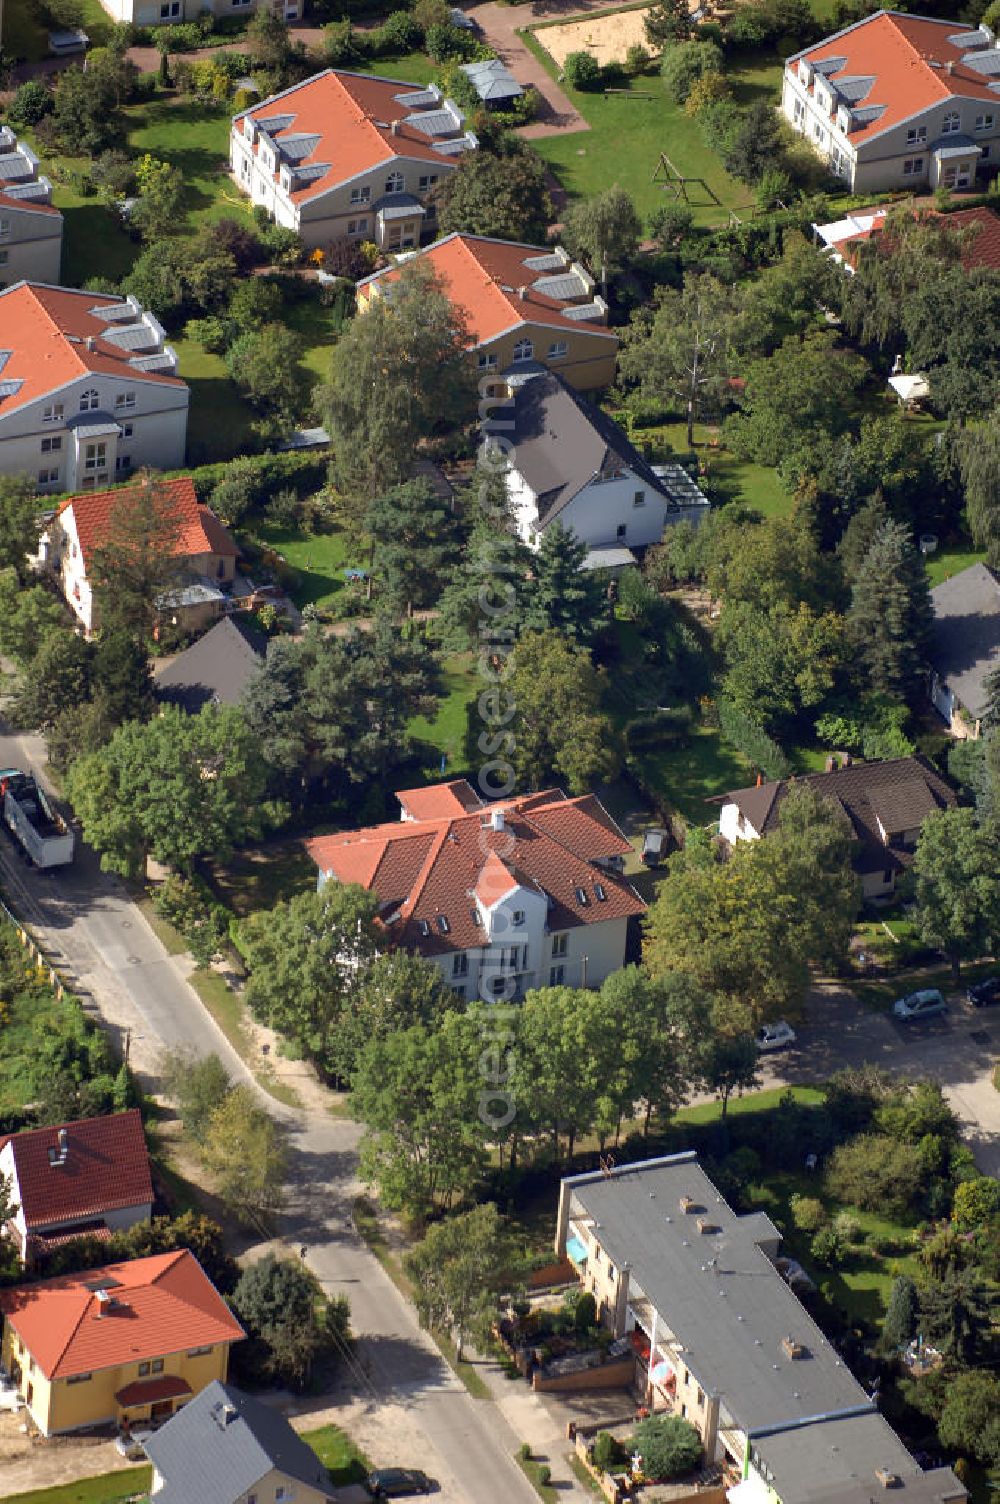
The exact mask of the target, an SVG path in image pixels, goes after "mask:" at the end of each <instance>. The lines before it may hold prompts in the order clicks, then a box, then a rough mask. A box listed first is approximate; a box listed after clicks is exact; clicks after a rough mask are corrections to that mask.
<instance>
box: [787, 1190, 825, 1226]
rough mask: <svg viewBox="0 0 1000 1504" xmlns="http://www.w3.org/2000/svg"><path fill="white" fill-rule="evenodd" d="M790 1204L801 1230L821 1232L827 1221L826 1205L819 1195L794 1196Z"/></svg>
mask: <svg viewBox="0 0 1000 1504" xmlns="http://www.w3.org/2000/svg"><path fill="white" fill-rule="evenodd" d="M788 1206H789V1210H790V1211H791V1214H792V1221H793V1222H794V1223H795V1226H796V1227H797V1228H798V1229H799V1231H800V1232H819V1230H820V1228H821V1227H823V1226H824V1225H825V1223H826V1207H825V1206H824V1205H823V1203H822V1201H820V1199H819V1198H818V1197H817V1196H797V1195H796V1196H793V1197H792V1198H791V1200H790V1201H789V1203H788Z"/></svg>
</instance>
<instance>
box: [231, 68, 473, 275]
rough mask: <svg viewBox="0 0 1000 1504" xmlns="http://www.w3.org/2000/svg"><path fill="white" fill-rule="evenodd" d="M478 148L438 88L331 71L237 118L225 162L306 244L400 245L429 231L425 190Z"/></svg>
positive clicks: (238, 180) (240, 184)
mask: <svg viewBox="0 0 1000 1504" xmlns="http://www.w3.org/2000/svg"><path fill="white" fill-rule="evenodd" d="M477 144H478V143H477V141H476V138H475V136H474V135H473V134H472V132H471V131H467V130H466V129H465V118H464V116H463V114H462V112H461V110H460V109H459V108H458V106H457V105H456V104H455V103H454V102H453V101H452V100H450V99H445V98H444V97H443V96H442V94H441V91H440V90H439V89H438V88H437V87H436V86H435V85H434V84H429V85H423V84H415V83H405V82H404V81H402V80H400V79H398V78H395V79H393V78H379V77H376V76H375V75H373V74H368V73H364V74H361V73H342V72H334V71H333V70H332V69H327V70H326V72H324V73H317V74H315V75H314V76H313V77H312V78H307V79H306V80H305V82H304V83H300V84H294V85H293V86H292V87H291V88H290V89H285V90H283V92H282V93H280V94H274V95H272V96H271V98H270V99H265V100H264V101H263V102H262V103H261V104H256V105H253V106H252V107H251V108H250V109H248V110H244V111H243V112H242V113H241V114H239V115H237V116H235V118H234V120H233V128H232V135H231V138H230V148H229V160H230V165H231V167H232V173H233V177H234V179H235V180H236V183H237V186H238V187H239V188H240V189H241V191H242V192H243V193H246V194H249V196H250V198H251V199H252V200H253V202H254V203H255V204H261V205H262V206H263V207H264V208H265V209H267V210H269V211H270V213H271V214H273V215H274V217H275V220H276V221H277V223H278V224H279V225H284V226H285V227H286V228H287V229H289V230H294V231H295V233H296V234H297V235H298V236H299V237H300V239H301V240H302V242H303V244H304V245H306V246H308V247H315V246H323V245H329V244H330V243H331V242H332V241H335V240H341V239H344V238H347V239H350V240H357V241H362V240H371V241H374V242H375V244H376V245H378V246H380V247H381V248H382V249H383V250H403V249H405V248H406V247H408V246H417V245H419V244H420V241H421V239H422V238H426V236H427V234H428V233H432V232H433V225H434V218H435V215H434V208H433V205H430V204H428V202H427V198H428V195H429V194H430V191H431V189H432V188H433V187H434V185H435V184H436V183H437V182H438V181H439V180H440V179H441V178H442V177H444V176H445V174H446V173H449V172H451V171H453V169H454V168H455V167H456V166H457V164H458V159H459V158H460V157H461V155H462V153H463V152H465V151H469V150H471V149H473V148H474V147H475V146H476V145H477Z"/></svg>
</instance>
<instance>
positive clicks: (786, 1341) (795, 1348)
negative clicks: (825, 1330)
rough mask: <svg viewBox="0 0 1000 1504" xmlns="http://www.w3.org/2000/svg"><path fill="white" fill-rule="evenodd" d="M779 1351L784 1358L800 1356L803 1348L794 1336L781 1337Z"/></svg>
mask: <svg viewBox="0 0 1000 1504" xmlns="http://www.w3.org/2000/svg"><path fill="white" fill-rule="evenodd" d="M781 1351H782V1352H783V1353H784V1355H785V1357H786V1358H801V1357H802V1355H803V1353H804V1352H805V1349H804V1348H803V1346H802V1344H801V1342H796V1341H795V1339H794V1337H782V1339H781Z"/></svg>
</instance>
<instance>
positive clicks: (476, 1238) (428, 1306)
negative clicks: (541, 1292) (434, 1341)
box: [404, 1201, 510, 1362]
mask: <svg viewBox="0 0 1000 1504" xmlns="http://www.w3.org/2000/svg"><path fill="white" fill-rule="evenodd" d="M509 1259H510V1254H509V1250H508V1248H507V1244H506V1239H505V1236H504V1229H503V1225H502V1223H501V1221H500V1217H499V1215H498V1213H497V1209H496V1207H495V1206H494V1204H493V1202H492V1201H488V1202H486V1203H485V1204H483V1205H482V1206H476V1207H474V1208H473V1209H472V1211H470V1212H466V1213H465V1214H464V1215H462V1216H459V1217H449V1218H447V1219H446V1220H445V1221H443V1222H437V1223H435V1224H434V1226H433V1227H431V1228H430V1229H429V1230H428V1232H427V1234H426V1236H425V1237H424V1239H423V1241H422V1242H421V1243H418V1244H417V1246H416V1248H414V1249H413V1250H412V1252H410V1253H408V1254H407V1255H406V1259H405V1261H404V1262H405V1267H406V1273H407V1275H408V1277H409V1278H410V1280H411V1281H412V1283H413V1287H414V1299H415V1301H416V1306H417V1312H418V1314H419V1316H420V1323H421V1325H422V1326H426V1327H430V1329H431V1330H432V1331H438V1332H443V1333H446V1334H447V1335H448V1336H450V1337H451V1338H452V1340H453V1341H454V1343H455V1355H456V1358H457V1360H458V1362H461V1361H462V1358H463V1356H464V1347H465V1342H466V1339H467V1338H469V1337H472V1338H473V1339H474V1340H475V1341H478V1342H485V1341H486V1339H487V1337H488V1336H489V1333H490V1329H491V1327H492V1324H493V1321H494V1320H495V1318H496V1315H497V1312H498V1309H499V1291H500V1287H501V1283H502V1281H503V1278H504V1276H505V1274H506V1273H507V1269H508V1264H509Z"/></svg>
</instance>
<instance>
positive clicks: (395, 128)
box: [389, 120, 399, 136]
mask: <svg viewBox="0 0 1000 1504" xmlns="http://www.w3.org/2000/svg"><path fill="white" fill-rule="evenodd" d="M389 129H390V131H391V132H392V134H393V135H394V136H398V135H399V121H398V120H393V121H392V122H391V123H390V125H389Z"/></svg>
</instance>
